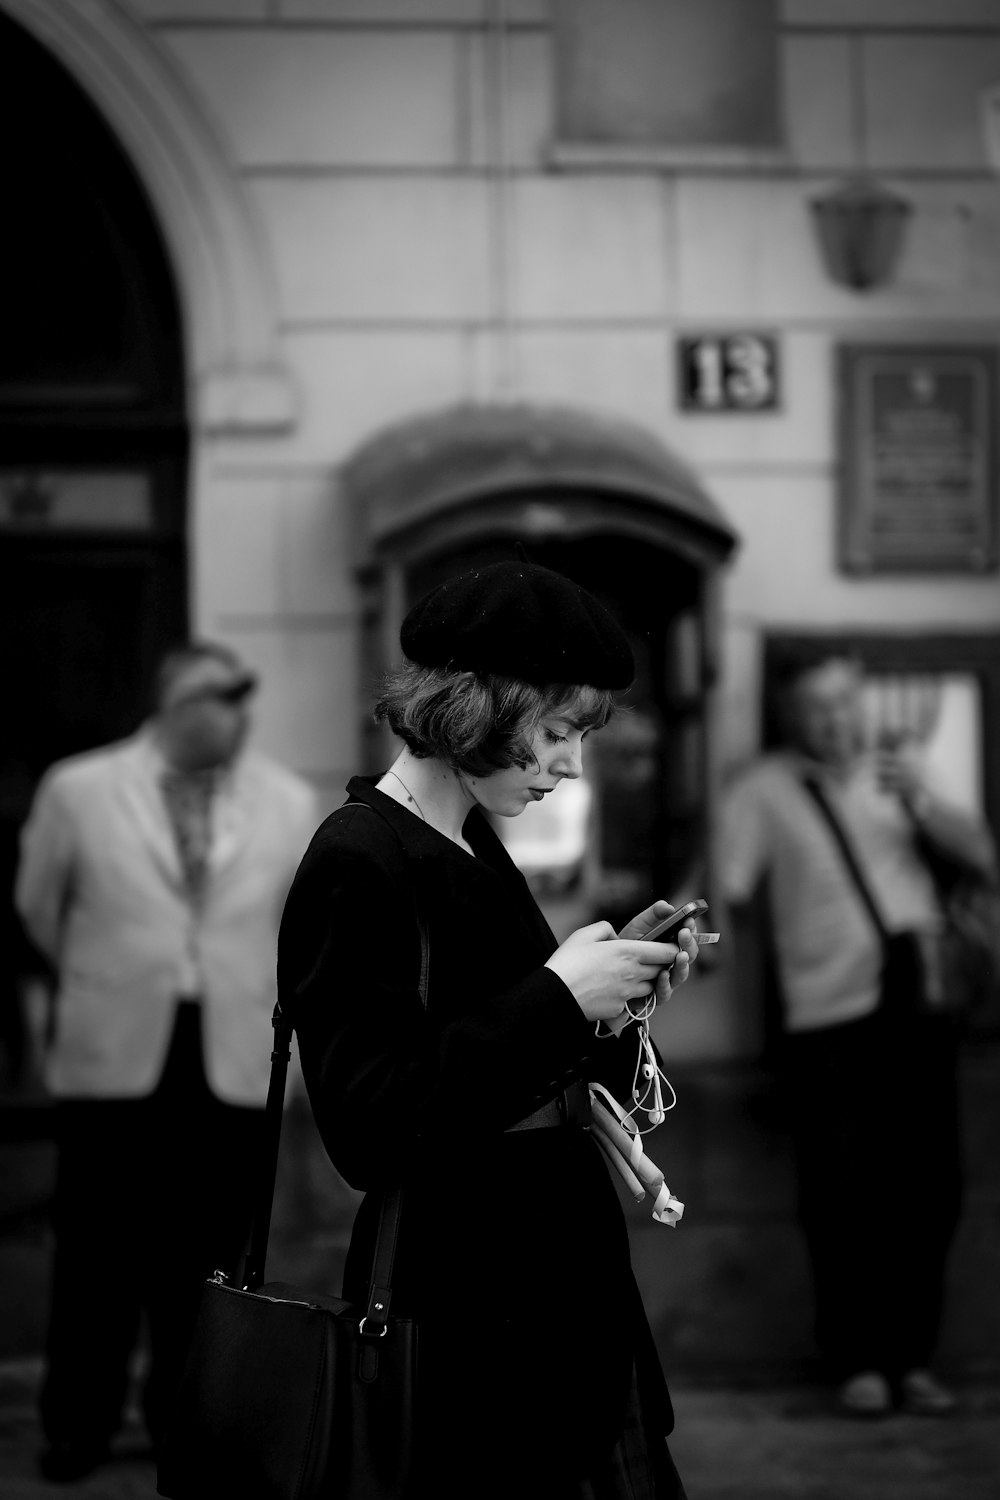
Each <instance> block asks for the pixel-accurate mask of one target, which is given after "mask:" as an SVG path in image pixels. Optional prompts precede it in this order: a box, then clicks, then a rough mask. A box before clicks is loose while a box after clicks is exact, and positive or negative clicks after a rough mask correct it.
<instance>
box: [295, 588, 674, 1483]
mask: <svg viewBox="0 0 1000 1500" xmlns="http://www.w3.org/2000/svg"><path fill="white" fill-rule="evenodd" d="M401 645H402V648H403V652H404V655H405V658H406V660H405V662H404V664H403V665H402V666H401V668H400V669H399V670H398V671H395V672H393V673H390V675H389V677H388V678H387V679H386V681H385V682H384V684H383V686H382V691H381V694H380V696H379V698H378V701H377V703H376V706H375V714H376V718H377V719H379V720H380V721H384V722H386V723H387V724H388V725H389V727H390V728H391V729H392V730H393V732H394V733H395V734H396V736H397V737H398V738H399V740H400V741H401V744H402V749H401V751H400V753H399V755H398V757H397V758H396V759H395V760H394V762H393V764H392V765H391V767H389V769H388V770H387V771H385V772H384V774H382V775H381V776H378V777H374V778H370V779H368V778H363V777H355V778H354V779H353V780H352V781H351V782H350V784H349V786H348V800H347V802H346V803H345V804H344V805H343V806H342V807H341V808H339V809H338V810H337V811H336V812H335V813H333V814H332V815H331V817H329V818H328V819H327V820H326V822H325V823H324V824H323V825H322V826H321V828H320V829H319V830H318V832H317V833H316V835H315V837H314V838H313V841H312V843H311V845H310V847H309V849H308V851H307V853H306V855H305V857H304V859H303V861H302V864H301V866H300V868H299V872H298V875H297V877H296V880H295V882H294V885H293V887H292V890H291V893H290V895H289V898H288V902H287V905H286V908H285V913H284V918H283V921H282V926H281V936H280V941H279V965H278V974H279V991H280V997H281V1001H282V1004H283V1006H284V1007H285V1008H286V1010H287V1012H288V1013H289V1014H290V1015H291V1017H292V1020H293V1021H294V1024H295V1028H296V1033H297V1037H298V1044H299V1053H300V1057H301V1062H302V1069H303V1074H304V1077H305V1081H306V1084H307V1087H308V1091H309V1097H310V1100H311V1103H312V1108H313V1112H314V1115H315V1118H316V1121H317V1124H318V1127H319V1130H320V1132H321V1134H322V1138H323V1141H324V1143H325V1146H326V1149H327V1151H328V1153H329V1155H330V1158H331V1160H332V1162H333V1163H334V1165H335V1166H336V1167H337V1168H338V1170H339V1171H340V1172H341V1173H342V1175H343V1176H344V1177H345V1178H346V1179H347V1181H348V1182H350V1183H351V1184H352V1185H353V1186H355V1187H357V1188H360V1189H363V1190H364V1191H365V1194H366V1196H365V1198H364V1200H363V1201H362V1204H361V1206H360V1209H359V1211H358V1215H357V1220H356V1223H355V1227H354V1232H353V1236H352V1241H351V1247H350V1251H349V1255H348V1260H347V1266H346V1271H345V1286H344V1294H345V1295H346V1296H349V1297H352V1298H357V1299H359V1300H362V1301H363V1300H364V1298H365V1295H366V1291H367V1285H366V1278H367V1277H368V1275H369V1273H370V1268H371V1262H372V1249H373V1244H374V1238H375V1234H376V1230H377V1224H378V1215H379V1208H380V1203H381V1190H382V1189H384V1188H385V1187H387V1186H389V1185H392V1184H396V1183H402V1185H403V1210H402V1221H401V1230H400V1237H399V1244H398V1249H397V1255H396V1263H395V1271H394V1277H393V1312H394V1313H401V1312H406V1313H408V1314H410V1315H412V1316H415V1317H416V1319H417V1320H418V1326H419V1338H420V1360H421V1367H420V1387H419V1401H420V1407H419V1413H418V1423H419V1426H418V1444H419V1473H418V1476H417V1478H416V1480H415V1483H414V1487H413V1492H414V1494H417V1493H419V1494H427V1495H429V1496H434V1497H435V1500H443V1497H447V1500H452V1497H457V1496H459V1495H462V1496H465V1495H467V1494H473V1495H475V1496H477V1497H490V1500H492V1497H496V1500H499V1497H500V1496H504V1497H510V1496H514V1495H518V1496H521V1497H525V1500H526V1497H535V1496H538V1497H541V1496H545V1497H565V1500H569V1497H574V1500H576V1497H581V1500H583V1497H588V1500H675V1497H681V1496H683V1494H684V1491H683V1487H682V1485H681V1482H680V1480H679V1478H678V1476H677V1472H676V1470H675V1468H674V1465H673V1463H672V1460H671V1457H670V1454H669V1451H668V1447H667V1442H666V1438H667V1435H668V1433H669V1432H670V1430H671V1427H672V1413H671V1407H670V1399H669V1395H668V1393H667V1387H666V1384H665V1381H664V1378H663V1374H662V1371H661V1368H660V1364H659V1360H658V1357H657V1353H656V1350H655V1346H654V1343H653V1339H652V1335H651V1332H650V1328H649V1325H648V1322H647V1320H646V1316H645V1313H644V1310H643V1307H642V1304H641V1301H640V1297H639V1293H638V1290H637V1287H636V1283H635V1279H634V1276H633V1273H632V1269H631V1265H630V1259H629V1243H628V1234H627V1229H626V1223H625V1219H624V1216H623V1213H622V1210H621V1206H620V1202H619V1198H618V1194H617V1191H616V1189H615V1186H614V1184H613V1182H612V1180H611V1177H610V1176H609V1174H608V1171H607V1166H606V1163H605V1161H604V1160H603V1158H602V1155H601V1152H600V1150H599V1149H598V1146H597V1145H596V1144H595V1141H594V1140H593V1139H592V1135H591V1132H590V1130H589V1128H588V1121H589V1112H590V1096H589V1084H590V1082H591V1081H594V1080H598V1081H600V1082H602V1083H603V1084H605V1085H606V1086H607V1087H608V1089H609V1090H610V1092H611V1093H612V1094H613V1095H614V1096H615V1097H616V1098H619V1099H624V1100H626V1101H627V1106H628V1107H631V1103H632V1088H633V1083H634V1078H635V1074H636V1065H637V1038H636V1035H635V1029H634V1027H632V1026H631V1025H630V1024H629V1022H630V1020H631V1013H630V1009H629V1008H631V1011H634V1010H635V1008H636V1007H637V1006H639V1007H642V1006H648V1005H649V1004H650V1002H651V1000H656V1001H660V1000H663V999H665V998H666V997H667V996H668V995H669V993H670V990H671V986H676V985H678V984H680V983H682V982H683V981H684V979H685V978H686V977H687V973H688V968H689V964H690V962H691V961H692V960H693V958H694V957H695V955H696V953H697V947H696V943H695V939H694V936H693V934H692V933H691V931H690V930H688V929H682V930H681V931H680V932H679V933H678V934H677V935H676V938H675V939H674V940H672V941H670V942H667V943H652V942H644V941H643V935H644V934H645V933H646V932H647V931H649V930H650V929H652V928H653V927H654V926H656V925H657V924H658V923H659V922H660V921H662V919H663V918H664V917H665V916H666V915H668V913H669V912H670V907H669V905H668V904H667V903H666V902H663V901H657V902H655V903H654V904H653V905H652V906H650V907H649V908H648V910H646V911H644V912H643V913H641V914H640V915H639V916H637V917H635V918H634V919H633V920H632V921H631V922H630V923H629V924H628V925H627V927H626V928H625V929H624V930H623V932H622V933H621V934H616V933H615V932H614V930H613V929H612V928H611V927H610V926H609V925H608V924H607V923H606V922H596V923H593V924H592V925H590V926H587V927H584V928H582V929H580V930H579V931H577V932H574V933H572V934H571V936H570V937H569V938H567V939H566V941H565V942H563V943H562V944H557V943H556V941H555V939H554V937H553V935H552V933H551V931H550V930H549V928H548V926H547V924H546V922H545V920H544V918H543V916H542V914H541V912H540V911H539V909H538V907H537V905H536V904H535V902H534V900H533V898H532V896H531V894H530V892H529V890H528V887H527V885H526V883H525V881H524V879H523V877H522V876H521V874H520V873H519V871H518V870H517V869H516V867H515V866H514V865H513V863H512V862H511V860H510V858H509V857H508V855H507V853H506V851H505V849H504V847H503V845H502V843H501V841H500V840H499V838H498V837H497V835H496V833H495V832H494V830H493V828H492V826H491V819H493V818H496V817H502V818H510V817H517V816H518V815H519V814H520V813H521V812H523V810H524V808H525V807H526V806H527V805H528V804H529V803H530V802H532V801H539V800H541V799H542V798H543V797H546V796H548V795H550V794H551V793H552V792H553V791H554V790H555V788H556V787H557V786H558V785H559V783H560V782H561V781H562V780H564V779H566V778H574V777H578V776H579V775H580V774H581V768H582V759H583V754H584V741H585V739H586V738H587V736H588V735H590V734H591V733H592V732H595V731H597V730H599V729H600V728H601V727H602V726H603V725H604V724H605V723H606V722H607V720H608V719H609V717H610V716H611V714H612V712H613V711H614V707H615V693H616V692H618V691H620V690H621V689H623V688H626V687H627V686H628V685H629V683H630V681H631V679H632V675H633V666H632V656H631V651H630V648H629V645H628V642H627V640H626V638H625V636H624V634H623V632H622V631H621V629H620V627H619V626H618V624H617V623H616V621H615V620H614V619H613V618H612V617H611V616H610V615H609V614H608V612H607V611H606V610H605V609H604V607H603V606H602V605H601V604H600V603H599V602H598V601H597V600H596V599H594V598H593V597H592V596H591V595H590V594H588V593H587V592H585V591H584V590H583V589H581V588H579V587H578V586H577V585H576V584H575V583H572V582H571V581H570V580H569V579H567V578H564V577H563V576H562V575H560V574H557V573H555V572H552V571H550V570H549V569H546V568H542V567H538V566H536V565H534V564H530V563H527V562H521V561H519V562H503V563H495V564H492V565H490V566H487V567H483V568H481V569H478V570H475V571H473V572H471V573H466V574H463V575H460V576H458V577H456V578H453V579H449V580H448V581H447V582H446V583H444V584H442V585H441V586H440V587H438V588H437V589H435V590H433V591H432V592H431V593H430V594H428V595H427V596H426V597H425V598H424V599H422V600H421V601H420V602H419V603H418V604H417V605H416V606H415V607H414V608H413V609H412V610H411V611H410V613H409V615H408V616H407V618H406V620H405V621H404V624H403V629H402V634H401ZM421 929H423V931H424V933H425V934H426V938H427V944H428V947H429V976H428V979H427V983H426V995H425V996H424V997H422V995H421V952H422V944H421ZM423 998H425V999H426V1006H425V1005H424V1003H423ZM644 1123H647V1122H644Z"/></svg>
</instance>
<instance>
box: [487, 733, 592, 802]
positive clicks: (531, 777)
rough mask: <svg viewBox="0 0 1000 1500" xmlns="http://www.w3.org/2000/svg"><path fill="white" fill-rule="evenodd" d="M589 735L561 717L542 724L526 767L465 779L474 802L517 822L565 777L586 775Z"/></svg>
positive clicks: (531, 746)
mask: <svg viewBox="0 0 1000 1500" xmlns="http://www.w3.org/2000/svg"><path fill="white" fill-rule="evenodd" d="M588 733H589V731H588V730H586V729H577V728H576V727H575V726H574V725H573V724H572V723H571V722H570V721H569V720H568V719H564V718H561V717H559V716H558V715H554V716H549V717H548V718H545V719H543V720H542V722H541V723H540V724H539V726H538V728H537V729H536V730H535V732H534V734H533V735H532V737H531V740H530V742H529V746H530V752H531V759H530V760H529V762H528V764H527V765H526V766H509V767H507V769H506V770H503V771H493V772H492V773H491V774H490V775H489V776H466V777H463V778H462V779H463V781H464V782H465V785H466V787H467V788H468V790H469V792H470V794H471V796H472V800H473V801H474V802H475V803H476V804H477V805H478V806H479V807H481V808H482V809H483V811H484V812H488V813H495V814H497V816H498V817H501V818H516V817H517V816H518V814H519V813H523V812H524V809H525V808H526V807H527V805H528V803H529V802H541V801H542V799H543V797H544V796H545V795H546V793H547V792H551V791H553V790H554V789H555V788H556V787H557V786H558V785H559V783H560V781H562V779H563V777H568V778H570V779H571V780H575V779H576V777H578V776H581V775H582V774H583V741H584V739H585V738H586V736H587V734H588Z"/></svg>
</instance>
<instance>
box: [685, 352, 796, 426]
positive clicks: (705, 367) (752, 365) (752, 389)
mask: <svg viewBox="0 0 1000 1500" xmlns="http://www.w3.org/2000/svg"><path fill="white" fill-rule="evenodd" d="M677 366H678V369H677V387H678V391H679V404H680V407H681V409H682V410H683V411H694V412H754V411H774V410H775V409H776V408H777V405H778V396H779V391H778V343H777V340H776V339H775V338H773V337H772V336H771V335H770V334H766V333H711V334H702V335H699V336H697V337H691V338H681V339H678V341H677Z"/></svg>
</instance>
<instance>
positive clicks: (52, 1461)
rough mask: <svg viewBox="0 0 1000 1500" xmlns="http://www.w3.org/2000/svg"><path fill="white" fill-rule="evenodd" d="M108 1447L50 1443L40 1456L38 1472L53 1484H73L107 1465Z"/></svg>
mask: <svg viewBox="0 0 1000 1500" xmlns="http://www.w3.org/2000/svg"><path fill="white" fill-rule="evenodd" d="M107 1458H108V1449H107V1447H106V1446H100V1447H97V1448H94V1447H84V1446H83V1445H81V1444H80V1443H63V1442H57V1443H50V1445H49V1446H48V1447H47V1448H44V1449H43V1450H42V1452H41V1453H40V1454H39V1455H38V1471H39V1473H40V1474H41V1475H42V1477H43V1478H45V1479H49V1480H51V1481H52V1483H53V1484H73V1483H74V1482H75V1481H76V1480H77V1479H86V1477H87V1475H88V1474H92V1473H93V1472H94V1470H95V1469H97V1468H99V1467H100V1466H101V1464H103V1463H106V1462H107Z"/></svg>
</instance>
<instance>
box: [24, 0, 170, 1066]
mask: <svg viewBox="0 0 1000 1500" xmlns="http://www.w3.org/2000/svg"><path fill="white" fill-rule="evenodd" d="M0 119H2V128H3V130H4V133H5V138H6V139H7V140H15V139H16V140H17V141H18V142H19V145H18V150H17V151H16V152H15V153H12V154H11V156H10V159H9V161H8V163H7V177H6V182H5V203H6V209H7V218H6V223H7V232H6V234H5V235H4V237H3V242H2V245H0V300H2V302H3V326H4V337H3V339H2V340H0V691H2V695H3V701H4V702H5V704H6V705H7V710H8V717H7V731H6V733H5V735H4V739H3V743H2V745H0V859H2V882H3V889H2V895H0V900H2V903H3V922H4V926H5V928H6V929H7V931H6V933H5V937H6V938H7V939H8V940H7V941H5V942H4V943H3V945H2V946H3V952H4V955H5V957H4V960H3V963H4V968H5V972H4V974H3V976H2V984H3V1000H2V1007H0V1014H2V1016H3V1032H4V1038H3V1040H4V1046H3V1058H2V1064H3V1066H5V1067H6V1069H7V1071H8V1072H9V1073H11V1074H13V1075H17V1073H18V1071H19V1067H20V1065H21V1063H22V1062H23V1052H24V1040H25V1039H24V1020H23V1009H22V1006H21V1003H20V1002H21V993H22V988H23V980H24V976H25V974H26V973H27V972H30V971H31V969H32V968H33V966H34V963H35V960H34V957H33V955H32V954H31V953H30V951H29V950H28V948H27V945H26V943H25V941H24V939H23V936H22V935H21V934H20V931H19V928H18V927H17V924H16V922H15V921H14V918H13V914H12V910H11V905H10V897H9V892H10V886H11V881H12V877H13V871H14V865H15V861H16V847H17V835H18V830H19V827H20V824H21V823H22V821H23V819H24V816H25V814H26V812H27V808H28V805H29V801H30V797H31V794H32V792H33V790H34V787H35V785H36V783H37V781H38V778H39V776H40V775H41V774H42V772H43V771H44V770H45V768H46V766H48V765H49V764H51V762H52V761H53V760H56V759H58V758H59V757H61V756H64V755H68V754H73V753H75V752H77V751H80V750H85V749H87V748H89V747H91V746H94V745H97V744H101V743H105V742H107V741H109V740H112V739H114V738H116V737H118V736H120V735H122V734H125V733H128V732H129V731H131V730H132V729H133V728H134V727H135V726H136V724H137V722H138V721H139V719H140V718H141V716H142V712H143V707H144V703H143V699H144V692H145V686H146V682H147V680H148V677H149V673H150V669H151V667H152V664H153V662H154V661H155V659H156V657H157V655H158V654H159V653H160V651H161V650H162V649H163V647H164V645H165V644H166V643H167V642H168V641H170V640H172V639H174V638H176V637H177V636H178V635H180V634H182V633H183V631H184V628H185V624H186V617H187V604H186V581H185V580H186V564H185V503H184V502H185V485H186V466H187V428H186V420H185V409H184V390H185V378H184V358H183V350H182V338H181V322H180V311H179V306H178V299H177V294H176V289H175V286H174V282H173V277H172V273H171V269H170V267H169V265H168V261H167V256H166V254H165V251H164V248H163V243H162V239H161V236H160V232H159V228H158V226H157V224H156V222H155V220H154V216H153V214H152V212H151V209H150V207H149V204H148V202H147V199H146V196H145V193H144V191H143V189H142V186H141V184H140V183H139V181H138V179H137V177H136V175H135V173H134V171H133V169H132V167H131V164H130V163H129V161H128V160H127V158H126V157H125V155H124V153H123V152H122V151H121V149H120V147H119V145H118V143H117V141H116V140H115V138H114V136H113V135H112V133H111V131H110V130H109V129H108V127H107V125H106V124H105V122H104V120H103V119H102V117H101V116H100V114H99V113H98V112H97V111H96V110H95V109H94V107H93V106H92V104H91V103H90V101H89V100H88V99H87V97H86V96H85V95H84V94H83V92H82V91H81V90H80V89H79V87H78V86H77V85H76V83H75V82H74V81H73V79H72V78H71V77H70V76H69V74H68V73H67V72H66V71H65V70H64V69H63V68H62V66H61V65H60V64H59V63H57V62H56V61H55V59H54V58H52V57H51V56H50V55H49V54H48V52H47V51H46V50H45V49H44V48H43V47H42V46H40V45H39V44H38V42H36V41H35V40H34V39H33V38H32V37H31V36H29V35H28V33H27V32H26V31H24V30H22V29H21V28H20V27H19V26H18V25H16V24H15V23H14V22H12V21H10V20H9V19H7V18H5V17H3V16H2V15H0ZM26 121H30V129H25V122H26Z"/></svg>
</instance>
